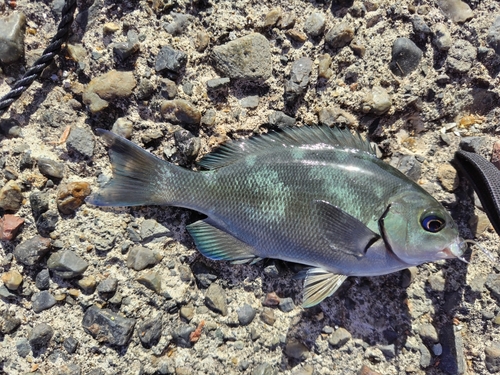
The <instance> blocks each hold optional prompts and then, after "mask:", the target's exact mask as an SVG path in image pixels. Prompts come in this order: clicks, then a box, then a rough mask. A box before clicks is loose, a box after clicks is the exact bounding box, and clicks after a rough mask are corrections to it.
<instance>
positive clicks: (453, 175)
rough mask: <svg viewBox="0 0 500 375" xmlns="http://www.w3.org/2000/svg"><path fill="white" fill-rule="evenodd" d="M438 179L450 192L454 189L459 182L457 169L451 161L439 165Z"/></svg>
mask: <svg viewBox="0 0 500 375" xmlns="http://www.w3.org/2000/svg"><path fill="white" fill-rule="evenodd" d="M438 179H439V182H440V183H441V185H442V186H443V188H444V189H445V190H446V191H449V192H452V191H454V190H455V189H456V188H457V187H458V184H459V181H458V176H457V171H456V169H455V168H453V167H452V166H451V164H449V163H446V164H443V165H441V166H440V167H439V169H438Z"/></svg>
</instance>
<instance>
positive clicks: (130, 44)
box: [112, 29, 141, 61]
mask: <svg viewBox="0 0 500 375" xmlns="http://www.w3.org/2000/svg"><path fill="white" fill-rule="evenodd" d="M112 47H113V54H114V56H115V57H117V58H118V60H120V61H124V60H126V59H128V58H129V57H130V56H132V55H133V54H134V53H136V52H138V51H139V50H140V48H141V44H140V43H139V36H138V35H137V32H136V31H135V30H133V29H130V30H129V31H128V32H127V41H126V42H124V43H113V44H112Z"/></svg>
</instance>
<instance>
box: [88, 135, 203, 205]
mask: <svg viewBox="0 0 500 375" xmlns="http://www.w3.org/2000/svg"><path fill="white" fill-rule="evenodd" d="M96 133H97V135H99V136H101V139H102V140H103V141H104V142H105V143H106V145H107V146H108V147H109V157H110V160H111V164H112V168H113V178H112V180H111V181H110V182H109V183H108V184H106V185H105V186H104V187H103V188H101V189H100V190H99V191H97V192H96V193H93V194H92V195H91V196H90V197H89V198H88V199H87V202H88V203H91V204H95V205H97V206H142V205H167V204H168V205H174V204H175V203H176V200H177V197H176V192H177V191H178V190H179V187H178V186H176V185H179V183H180V182H182V181H183V180H185V179H183V178H176V177H181V176H182V175H185V174H189V173H191V174H194V173H193V172H190V171H187V170H184V169H182V168H180V167H178V166H176V165H174V164H171V163H169V162H167V161H164V160H161V159H159V158H157V157H156V156H154V155H153V154H151V153H149V152H147V151H145V150H143V149H142V148H140V147H139V146H137V145H135V144H134V143H132V142H130V141H128V140H126V139H125V138H122V137H120V136H118V135H116V134H114V133H112V132H109V131H107V130H103V129H97V130H96Z"/></svg>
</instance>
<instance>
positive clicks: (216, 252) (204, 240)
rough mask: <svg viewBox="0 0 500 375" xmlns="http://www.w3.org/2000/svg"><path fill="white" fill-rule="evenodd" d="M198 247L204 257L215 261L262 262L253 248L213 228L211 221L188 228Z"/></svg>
mask: <svg viewBox="0 0 500 375" xmlns="http://www.w3.org/2000/svg"><path fill="white" fill-rule="evenodd" d="M187 230H188V231H189V234H190V235H191V236H192V237H193V239H194V242H195V244H196V247H197V248H198V250H199V251H200V253H202V254H203V255H204V256H206V257H207V258H210V259H214V260H228V261H231V262H232V263H234V264H243V263H248V262H252V263H255V262H257V261H259V260H260V258H259V257H257V256H256V255H255V254H254V249H253V247H251V246H249V245H247V244H246V243H244V242H243V241H240V240H239V239H237V238H236V237H234V236H232V235H230V234H229V233H227V232H225V231H223V230H221V229H219V228H217V227H215V226H213V225H212V224H211V223H210V222H209V220H208V219H207V220H200V221H197V222H195V223H193V224H190V225H188V226H187Z"/></svg>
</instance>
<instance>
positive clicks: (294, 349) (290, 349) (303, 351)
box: [285, 339, 309, 361]
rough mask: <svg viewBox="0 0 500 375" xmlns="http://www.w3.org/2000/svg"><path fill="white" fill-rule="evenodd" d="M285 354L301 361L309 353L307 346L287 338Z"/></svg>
mask: <svg viewBox="0 0 500 375" xmlns="http://www.w3.org/2000/svg"><path fill="white" fill-rule="evenodd" d="M285 354H286V355H287V357H289V358H294V359H298V360H300V361H303V360H305V359H306V358H307V356H308V354H309V348H308V347H307V346H305V345H304V344H302V343H301V342H300V341H297V340H295V339H291V340H288V341H287V343H286V345H285Z"/></svg>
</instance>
